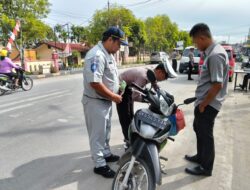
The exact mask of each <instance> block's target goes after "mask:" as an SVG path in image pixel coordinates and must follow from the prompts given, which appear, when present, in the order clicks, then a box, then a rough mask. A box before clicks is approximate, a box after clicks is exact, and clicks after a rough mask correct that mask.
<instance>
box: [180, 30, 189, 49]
mask: <svg viewBox="0 0 250 190" xmlns="http://www.w3.org/2000/svg"><path fill="white" fill-rule="evenodd" d="M178 41H183V42H184V47H187V46H190V45H192V40H191V38H190V36H189V33H188V32H186V31H179V35H178Z"/></svg>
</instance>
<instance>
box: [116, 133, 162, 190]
mask: <svg viewBox="0 0 250 190" xmlns="http://www.w3.org/2000/svg"><path fill="white" fill-rule="evenodd" d="M132 155H133V156H135V157H136V158H138V157H140V158H141V159H143V160H145V162H146V163H147V164H148V165H149V167H150V168H151V169H152V172H153V174H154V178H155V183H156V184H158V185H161V183H162V180H161V179H162V177H161V166H160V160H159V153H158V149H157V146H156V145H155V144H154V143H152V142H146V141H145V140H144V139H142V138H138V139H136V143H134V144H133V145H132V146H131V147H129V149H128V150H127V151H126V152H125V153H124V154H123V155H122V156H121V158H120V160H119V161H118V164H119V165H120V164H122V163H123V161H124V160H128V159H131V156H132Z"/></svg>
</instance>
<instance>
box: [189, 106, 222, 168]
mask: <svg viewBox="0 0 250 190" xmlns="http://www.w3.org/2000/svg"><path fill="white" fill-rule="evenodd" d="M217 114H218V111H217V110H216V109H214V108H213V107H211V106H207V107H206V108H205V111H204V112H203V113H200V111H199V106H196V107H195V110H194V123H193V127H194V131H195V133H196V138H197V156H198V160H199V162H200V164H201V166H202V167H203V168H204V169H207V170H209V171H212V170H213V164H214V158H215V148H214V136H213V128H214V120H215V118H216V116H217Z"/></svg>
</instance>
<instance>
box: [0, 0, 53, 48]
mask: <svg viewBox="0 0 250 190" xmlns="http://www.w3.org/2000/svg"><path fill="white" fill-rule="evenodd" d="M49 6H50V4H49V1H48V0H15V1H10V0H1V1H0V7H2V10H1V15H0V16H1V22H0V27H1V28H2V34H1V38H2V39H3V42H4V44H6V43H7V41H8V38H9V37H8V34H9V32H11V31H12V30H13V27H14V26H15V21H16V20H17V19H19V20H20V21H21V30H22V38H23V39H22V40H23V43H24V44H26V45H29V44H30V43H35V42H36V41H38V40H42V39H46V38H47V36H51V35H48V34H51V32H52V29H51V28H50V27H49V26H48V25H46V24H44V23H43V22H42V21H41V19H43V18H45V17H46V16H47V15H48V13H49Z"/></svg>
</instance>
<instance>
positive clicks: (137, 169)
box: [112, 70, 196, 190]
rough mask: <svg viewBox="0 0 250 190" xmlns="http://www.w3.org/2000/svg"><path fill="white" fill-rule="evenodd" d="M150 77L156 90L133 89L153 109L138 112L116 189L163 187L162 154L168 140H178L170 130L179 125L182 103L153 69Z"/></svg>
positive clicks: (115, 181) (118, 175)
mask: <svg viewBox="0 0 250 190" xmlns="http://www.w3.org/2000/svg"><path fill="white" fill-rule="evenodd" d="M147 76H148V79H149V80H150V81H151V84H152V87H153V89H154V91H153V90H152V87H151V89H142V88H141V87H139V86H137V85H136V84H132V87H133V90H136V91H138V92H140V93H141V95H142V97H143V99H144V101H145V102H147V103H149V107H148V108H147V109H140V110H138V111H137V112H136V113H135V115H134V119H133V121H132V122H131V125H130V129H129V140H130V147H129V148H128V149H127V150H126V152H125V153H124V154H123V155H122V157H121V158H120V160H119V161H118V164H119V169H118V170H117V172H116V175H115V177H114V180H113V184H112V190H155V189H156V185H161V180H162V176H161V164H160V159H161V158H163V157H160V156H159V152H160V151H161V150H162V149H163V147H164V146H165V145H166V143H167V141H168V139H170V140H174V139H173V138H171V137H170V136H171V134H170V131H172V128H173V127H174V126H175V124H176V123H175V122H176V121H174V120H173V118H174V117H172V116H175V114H176V111H177V108H178V106H180V105H182V104H180V105H176V104H175V103H174V97H173V96H172V95H170V94H168V93H167V92H166V91H164V90H162V89H160V88H159V87H158V86H157V84H156V78H155V75H154V73H153V72H151V71H150V70H149V72H148V73H147ZM195 99H196V98H189V99H186V100H184V103H183V104H190V103H192V102H194V101H195ZM183 117H184V116H183ZM183 119H184V118H183ZM175 127H176V126H175ZM163 159H164V160H167V159H166V158H163Z"/></svg>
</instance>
